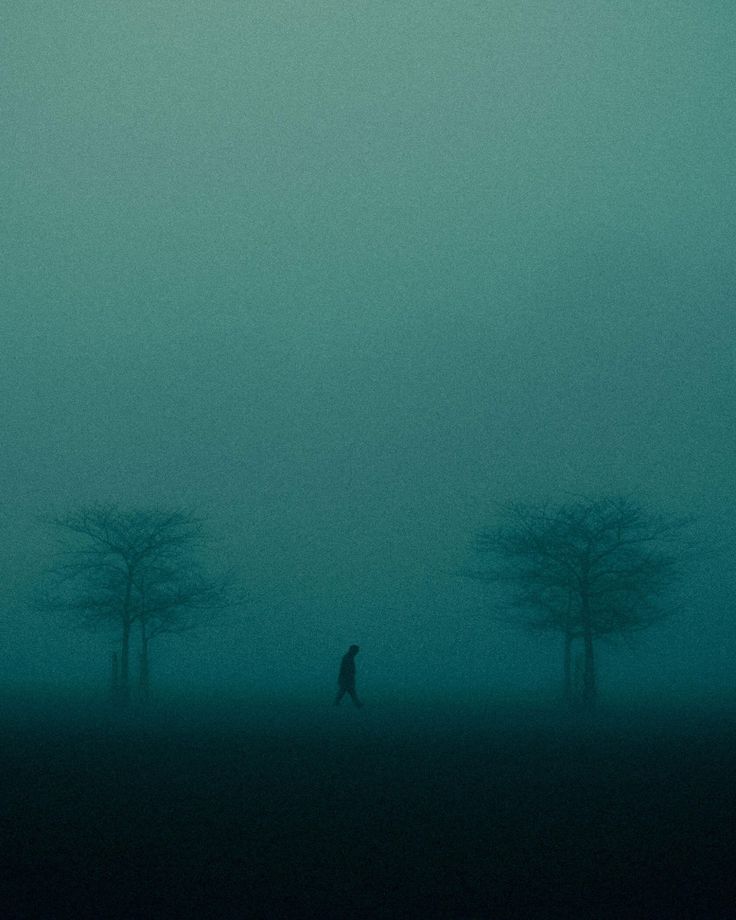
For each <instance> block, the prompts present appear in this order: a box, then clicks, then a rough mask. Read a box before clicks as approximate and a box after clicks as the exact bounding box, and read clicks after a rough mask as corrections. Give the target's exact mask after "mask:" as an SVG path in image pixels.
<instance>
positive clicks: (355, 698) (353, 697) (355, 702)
mask: <svg viewBox="0 0 736 920" xmlns="http://www.w3.org/2000/svg"><path fill="white" fill-rule="evenodd" d="M348 693H349V694H350V699H351V700H352V701H353V705H355V706H357V707H358V709H362V707H363V704H362V703H361V702H360V700H359V699H358V694H357V693H356V692H355V690H352V689H351V690H348Z"/></svg>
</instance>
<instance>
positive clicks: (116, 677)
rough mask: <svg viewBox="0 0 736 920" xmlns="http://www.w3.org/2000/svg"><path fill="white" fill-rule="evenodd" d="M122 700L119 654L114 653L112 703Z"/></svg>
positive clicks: (111, 678) (111, 680) (112, 662)
mask: <svg viewBox="0 0 736 920" xmlns="http://www.w3.org/2000/svg"><path fill="white" fill-rule="evenodd" d="M119 700H120V665H119V662H118V653H117V652H113V653H112V660H111V669H110V702H111V703H117V702H119Z"/></svg>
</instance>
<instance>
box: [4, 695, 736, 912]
mask: <svg viewBox="0 0 736 920" xmlns="http://www.w3.org/2000/svg"><path fill="white" fill-rule="evenodd" d="M0 732H1V733H2V758H3V763H2V786H3V790H2V798H3V801H2V806H3V807H2V828H3V831H2V833H3V841H2V842H3V848H2V852H3V871H2V882H1V884H2V887H3V891H2V899H1V903H0V914H1V915H2V916H3V917H8V918H15V917H28V918H37V917H38V918H57V917H58V918H62V917H64V918H65V917H74V918H83V917H87V916H89V917H97V918H100V920H104V918H116V917H130V918H143V917H162V918H163V917H179V918H185V917H198V918H236V917H237V918H244V917H264V918H266V917H269V918H270V917H274V918H280V917H289V916H293V917H305V918H306V917H315V918H316V917H343V918H349V917H354V916H361V917H363V916H365V917H375V918H380V917H442V918H457V920H461V918H481V917H484V918H485V917H488V918H503V917H518V918H543V917H556V916H569V917H576V918H600V917H616V918H621V920H623V918H634V917H637V918H638V917H641V918H647V920H649V918H660V917H662V918H676V917H693V918H707V920H714V918H731V917H736V899H735V893H736V881H734V879H735V878H736V857H735V854H736V827H735V824H736V822H735V821H734V818H735V817H736V814H735V808H734V802H735V801H736V792H735V788H736V722H734V719H733V717H732V716H730V715H720V716H719V715H716V714H714V713H712V712H711V713H710V714H708V715H705V714H702V713H697V712H692V713H690V714H689V716H688V717H687V718H685V717H678V718H675V717H673V716H672V715H664V714H662V713H654V712H650V713H648V714H642V713H638V714H636V715H634V714H632V713H619V714H617V715H613V714H612V713H603V714H601V716H600V718H599V719H598V720H597V721H595V722H584V721H580V720H576V719H571V718H563V717H561V716H560V715H558V714H555V713H554V712H552V711H550V712H545V711H541V710H538V711H535V710H533V709H532V708H530V707H523V706H521V705H515V706H513V705H506V706H501V705H500V704H499V705H494V706H491V705H487V706H479V705H476V706H474V707H469V706H468V707H463V706H461V705H459V704H458V705H456V706H454V707H452V706H445V707H442V708H439V707H436V706H434V707H433V706H430V705H429V704H422V705H420V704H417V705H416V706H411V705H404V706H403V707H401V708H398V707H392V706H391V705H390V704H388V703H384V704H381V705H377V706H374V707H366V709H365V710H363V711H361V712H357V711H355V710H353V709H351V708H347V707H345V708H344V709H343V708H340V709H335V708H333V707H331V706H329V705H326V706H320V705H317V704H315V705H314V706H309V705H301V706H300V707H299V708H297V707H295V706H290V705H288V704H287V703H286V702H280V703H271V704H266V703H259V704H256V703H253V705H252V706H246V705H243V706H239V707H238V706H230V707H224V706H223V707H218V708H214V707H210V708H205V707H201V708H199V709H195V708H192V706H191V705H190V706H182V707H179V708H177V709H173V708H172V707H169V708H159V709H156V710H154V711H150V712H148V713H140V712H132V713H131V714H130V715H129V716H127V717H126V718H124V719H121V718H119V717H117V716H116V715H115V714H114V713H111V712H106V711H104V710H97V711H90V710H88V711H84V710H82V709H80V708H79V707H76V708H75V707H72V706H55V707H48V706H47V707H43V706H35V707H31V706H23V705H21V704H20V703H19V702H17V701H16V703H15V704H14V705H13V706H12V707H10V706H8V707H7V708H6V711H5V712H4V714H3V716H2V718H0Z"/></svg>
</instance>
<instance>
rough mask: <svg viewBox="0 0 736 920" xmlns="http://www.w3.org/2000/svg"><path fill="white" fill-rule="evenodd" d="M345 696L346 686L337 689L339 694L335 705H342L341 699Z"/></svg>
mask: <svg viewBox="0 0 736 920" xmlns="http://www.w3.org/2000/svg"><path fill="white" fill-rule="evenodd" d="M344 696H345V688H344V687H340V689H339V690H338V691H337V696H336V697H335V706H339V705H340V700H341V699H342V698H343V697H344Z"/></svg>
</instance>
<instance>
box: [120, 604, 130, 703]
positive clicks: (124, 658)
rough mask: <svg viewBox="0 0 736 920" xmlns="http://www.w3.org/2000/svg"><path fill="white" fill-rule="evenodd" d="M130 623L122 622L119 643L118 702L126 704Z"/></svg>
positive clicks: (128, 690) (128, 694) (128, 687)
mask: <svg viewBox="0 0 736 920" xmlns="http://www.w3.org/2000/svg"><path fill="white" fill-rule="evenodd" d="M129 661H130V623H129V622H128V620H127V618H126V619H125V620H123V635H122V638H121V642H120V682H119V686H120V694H119V697H120V702H121V703H127V702H128V701H129V700H130V681H129V674H130V666H129Z"/></svg>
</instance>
